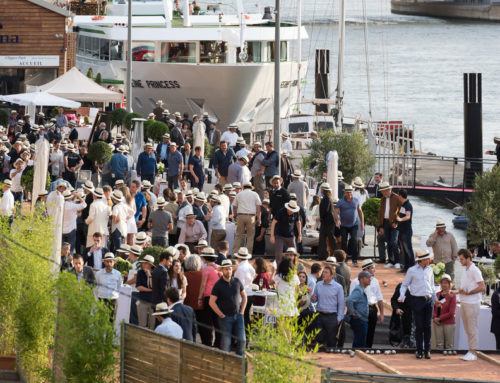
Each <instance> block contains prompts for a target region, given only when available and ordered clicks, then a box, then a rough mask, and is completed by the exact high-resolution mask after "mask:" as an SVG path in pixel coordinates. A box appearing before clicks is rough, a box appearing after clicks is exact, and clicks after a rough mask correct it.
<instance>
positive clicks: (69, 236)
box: [62, 230, 76, 254]
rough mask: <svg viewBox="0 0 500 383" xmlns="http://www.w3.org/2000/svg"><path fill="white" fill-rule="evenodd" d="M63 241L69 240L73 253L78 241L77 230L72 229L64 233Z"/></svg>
mask: <svg viewBox="0 0 500 383" xmlns="http://www.w3.org/2000/svg"><path fill="white" fill-rule="evenodd" d="M62 241H63V242H68V243H69V244H70V245H71V253H72V254H73V251H74V250H75V242H76V230H71V231H70V232H69V233H66V234H64V233H63V235H62Z"/></svg>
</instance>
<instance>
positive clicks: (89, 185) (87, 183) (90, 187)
mask: <svg viewBox="0 0 500 383" xmlns="http://www.w3.org/2000/svg"><path fill="white" fill-rule="evenodd" d="M82 187H83V188H84V189H85V190H88V191H89V192H92V191H94V184H93V183H92V181H90V180H87V181H85V183H84V184H83V186H82Z"/></svg>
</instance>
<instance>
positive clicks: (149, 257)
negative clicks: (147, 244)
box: [139, 254, 155, 267]
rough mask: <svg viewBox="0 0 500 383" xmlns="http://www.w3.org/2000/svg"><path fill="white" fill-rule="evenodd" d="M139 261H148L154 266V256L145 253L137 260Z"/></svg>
mask: <svg viewBox="0 0 500 383" xmlns="http://www.w3.org/2000/svg"><path fill="white" fill-rule="evenodd" d="M139 262H140V263H149V264H150V265H151V266H153V267H155V258H154V257H153V256H152V255H149V254H147V255H145V256H144V258H142V259H141V260H139Z"/></svg>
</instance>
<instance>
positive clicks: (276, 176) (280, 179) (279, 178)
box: [271, 175, 283, 183]
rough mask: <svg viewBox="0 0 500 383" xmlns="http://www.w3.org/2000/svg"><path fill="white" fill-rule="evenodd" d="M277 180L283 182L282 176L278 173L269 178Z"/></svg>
mask: <svg viewBox="0 0 500 383" xmlns="http://www.w3.org/2000/svg"><path fill="white" fill-rule="evenodd" d="M276 179H277V180H279V181H280V183H283V178H281V177H280V176H279V175H275V176H273V177H272V178H271V182H272V181H274V180H276Z"/></svg>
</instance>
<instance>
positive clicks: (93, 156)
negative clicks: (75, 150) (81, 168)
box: [88, 141, 113, 165]
mask: <svg viewBox="0 0 500 383" xmlns="http://www.w3.org/2000/svg"><path fill="white" fill-rule="evenodd" d="M112 155H113V151H112V150H111V148H110V146H109V144H107V143H106V142H104V141H96V142H94V143H92V145H90V148H89V153H88V157H89V159H90V160H91V161H95V162H97V163H98V164H99V165H104V164H106V163H108V162H109V160H111V156H112Z"/></svg>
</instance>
